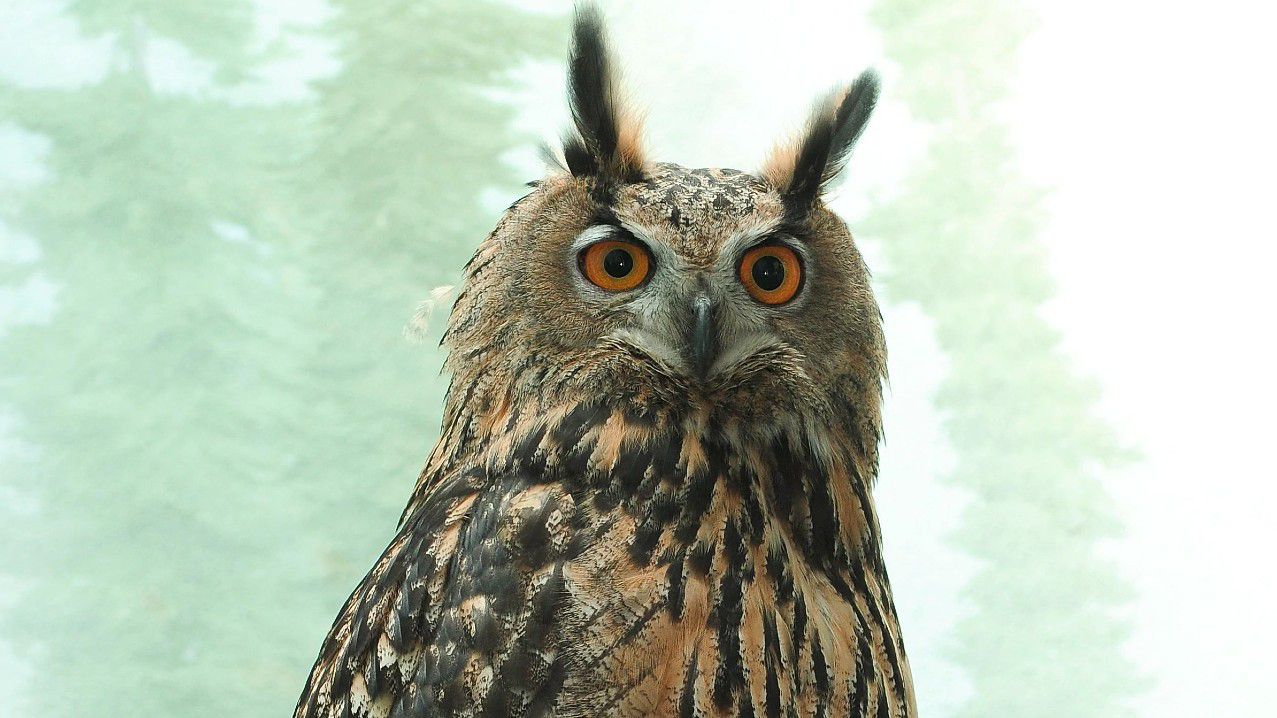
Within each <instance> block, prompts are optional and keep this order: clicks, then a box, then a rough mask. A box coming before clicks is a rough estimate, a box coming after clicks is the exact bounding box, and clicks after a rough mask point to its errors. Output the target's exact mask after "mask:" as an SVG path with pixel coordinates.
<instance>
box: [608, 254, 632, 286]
mask: <svg viewBox="0 0 1277 718" xmlns="http://www.w3.org/2000/svg"><path fill="white" fill-rule="evenodd" d="M603 271H605V272H607V273H608V276H609V277H611V278H613V279H623V278H625V277H628V276H630V272H632V271H634V258H633V257H631V256H630V253H629V252H627V251H625V250H624V249H613V250H612V251H611V252H608V253H607V256H606V257H604V258H603Z"/></svg>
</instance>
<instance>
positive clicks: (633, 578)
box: [558, 536, 873, 716]
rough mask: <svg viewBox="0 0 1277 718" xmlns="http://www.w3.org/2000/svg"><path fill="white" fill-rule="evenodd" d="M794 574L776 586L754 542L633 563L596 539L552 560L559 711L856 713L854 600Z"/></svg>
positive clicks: (623, 548) (621, 546)
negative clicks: (795, 582) (560, 580)
mask: <svg viewBox="0 0 1277 718" xmlns="http://www.w3.org/2000/svg"><path fill="white" fill-rule="evenodd" d="M615 538H617V539H621V538H622V537H619V536H618V537H615ZM720 538H721V537H720ZM798 573H799V574H800V575H802V576H803V577H804V578H803V579H802V580H801V581H800V583H801V585H800V586H796V587H794V586H779V585H777V582H776V581H775V580H774V578H773V576H772V575H771V574H769V573H768V569H767V566H766V557H765V552H764V551H763V550H761V548H759V547H742V548H741V550H738V551H733V550H731V549H730V548H719V549H717V550H715V551H712V552H710V553H709V555H708V556H703V555H702V556H698V557H695V558H693V557H690V556H688V555H687V554H686V553H684V554H682V555H681V556H679V555H678V553H677V552H676V554H675V557H674V558H673V559H672V560H656V561H653V562H652V563H651V564H650V565H646V566H642V565H637V564H636V563H635V562H634V561H632V560H631V558H630V556H629V553H628V550H627V545H626V541H624V540H617V541H615V542H612V541H605V542H601V543H600V544H598V545H596V547H595V548H593V549H591V550H590V551H588V552H586V553H585V554H584V555H582V556H581V557H579V558H578V559H575V560H573V561H571V562H569V563H568V564H566V565H565V567H564V578H565V589H566V596H565V599H564V602H563V604H561V612H560V615H559V619H558V620H559V625H560V630H559V640H560V643H559V650H560V653H561V658H562V660H563V665H564V666H566V667H567V668H568V672H567V676H568V677H567V678H566V680H565V683H564V686H563V688H564V692H563V696H562V698H563V699H562V701H561V703H560V709H561V712H562V713H564V714H572V713H580V714H591V715H597V714H600V713H599V711H603V712H604V713H607V714H615V715H737V714H749V713H753V714H757V715H768V714H777V713H776V712H773V711H772V710H771V709H776V710H778V711H779V713H780V714H788V715H800V716H801V715H816V714H818V712H820V711H824V712H825V714H836V715H858V714H859V713H856V712H853V710H852V707H853V704H854V694H855V690H854V687H855V685H856V682H857V680H863V678H864V676H863V675H858V674H857V650H858V648H857V646H858V645H859V644H864V642H863V641H860V642H858V639H857V635H856V628H855V627H856V626H857V620H856V617H855V615H856V612H855V609H854V607H853V606H852V605H851V604H850V603H849V602H848V601H847V600H846V599H844V598H843V597H842V596H839V595H838V593H837V592H836V591H835V590H834V589H833V587H832V586H830V585H829V584H828V583H827V582H822V581H820V580H818V579H817V578H815V577H813V576H811V575H809V574H810V572H809V571H808V570H807V569H806V568H805V567H800V568H798ZM867 665H869V666H872V665H873V661H872V660H870V661H869V662H868V664H867ZM835 687H840V688H838V689H835ZM781 707H784V708H783V710H780V708H781Z"/></svg>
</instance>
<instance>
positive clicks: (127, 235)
mask: <svg viewBox="0 0 1277 718" xmlns="http://www.w3.org/2000/svg"><path fill="white" fill-rule="evenodd" d="M337 9H338V12H337V14H335V15H334V18H333V20H332V22H331V24H330V25H329V26H328V27H325V28H324V32H325V34H326V35H327V36H330V37H333V38H335V39H336V41H337V43H338V47H339V48H340V59H341V60H342V61H343V65H342V69H341V70H340V71H339V72H338V74H336V75H335V76H334V77H331V78H329V79H328V80H326V81H325V82H323V83H322V84H321V85H319V86H318V87H317V88H315V89H316V90H317V92H316V93H315V95H314V97H313V99H312V100H310V101H308V102H306V103H302V104H299V105H296V106H285V105H271V106H255V105H245V104H242V103H232V102H227V101H225V100H220V99H217V98H219V97H225V96H226V93H225V92H222V91H210V90H205V91H201V92H181V93H161V92H158V91H157V90H156V89H155V86H154V83H153V82H152V81H151V78H150V77H149V76H148V74H147V64H146V63H145V62H144V61H143V60H144V58H146V57H147V56H148V52H149V49H150V48H151V47H152V46H153V44H154V43H158V42H161V41H168V42H177V43H180V44H181V45H182V46H183V47H184V48H185V50H186V51H188V52H190V53H191V54H192V55H193V56H195V57H196V58H197V59H198V60H201V61H204V62H208V63H211V64H212V65H213V66H214V67H215V73H214V77H215V79H216V82H217V83H218V87H219V88H223V89H224V88H225V87H226V86H227V84H228V83H233V82H236V81H238V80H240V79H243V78H247V77H251V76H252V74H253V72H254V70H255V63H257V62H258V61H259V60H260V58H258V57H256V56H254V55H253V53H252V52H251V51H250V48H251V47H252V45H253V42H252V40H253V38H252V31H253V27H252V20H253V16H252V7H251V5H250V4H249V3H248V2H247V0H243V1H242V2H241V1H234V0H232V1H231V2H218V3H199V2H169V1H168V0H164V1H160V0H152V1H151V2H136V1H130V0H98V1H96V2H87V1H82V2H74V3H71V4H70V5H69V7H68V12H70V13H71V16H72V17H73V18H75V19H76V20H77V22H78V23H79V25H80V27H81V30H82V31H83V32H85V33H86V34H87V35H90V36H95V35H104V36H108V37H110V38H112V39H113V56H112V59H111V65H110V70H109V71H108V72H107V74H106V75H105V76H104V77H103V78H102V79H101V81H100V82H97V83H95V84H92V85H89V86H85V87H81V88H76V89H71V90H63V89H58V90H53V89H45V88H37V89H32V88H20V87H13V86H2V87H0V122H5V123H13V124H16V125H18V126H20V127H22V128H24V129H25V130H27V131H29V132H32V133H36V134H38V135H41V136H44V137H46V138H47V139H48V140H49V152H48V154H47V157H46V158H45V159H46V163H47V169H48V178H47V179H46V181H44V182H41V183H39V184H37V185H35V186H34V187H31V188H28V189H26V190H24V191H23V193H22V194H20V195H17V196H13V197H9V198H6V201H5V203H4V204H3V205H2V206H0V212H2V213H3V215H2V216H3V219H4V221H5V222H6V223H7V224H8V225H9V226H10V227H12V228H14V229H15V230H17V231H20V232H23V233H25V234H28V235H30V236H32V237H34V238H35V239H36V241H37V242H38V245H39V248H40V257H39V259H38V261H37V262H36V263H35V264H33V265H30V266H26V267H19V268H13V267H6V268H4V269H3V270H2V273H0V283H5V284H8V283H11V282H21V281H23V280H24V279H25V278H26V277H29V276H31V274H32V273H39V274H40V275H41V276H44V277H47V278H48V279H49V280H50V281H52V282H54V283H55V284H56V286H57V287H58V293H57V301H56V310H55V313H54V316H53V318H52V321H51V322H50V323H48V324H40V325H30V326H19V327H11V328H10V329H9V330H8V333H7V334H6V335H5V336H4V337H2V338H0V367H3V370H2V373H0V406H3V407H5V409H6V411H7V412H8V413H11V414H12V415H13V416H15V417H16V420H17V428H16V434H17V437H16V438H17V439H18V441H20V442H21V443H22V445H23V446H24V447H27V448H28V449H29V451H24V452H18V453H15V454H13V455H10V456H7V457H4V458H3V462H4V463H3V464H0V485H2V486H0V488H4V489H6V490H10V491H13V492H15V493H16V494H17V495H21V496H23V497H26V498H28V499H30V501H31V502H32V503H33V504H34V506H35V507H36V509H35V511H34V512H31V513H29V514H22V513H20V512H19V513H14V512H7V511H6V512H4V513H3V518H4V523H3V525H0V544H2V545H3V546H4V547H5V550H4V552H3V553H2V554H0V574H2V575H7V576H10V577H13V578H15V579H16V581H17V583H18V584H19V585H20V586H22V587H23V589H24V590H23V592H22V593H21V595H20V596H18V597H17V599H16V600H15V601H13V603H12V605H11V606H10V607H9V608H8V610H7V612H6V613H5V614H4V615H2V616H0V621H3V623H2V624H0V625H3V635H5V636H6V638H7V639H8V640H10V641H12V642H13V643H14V645H15V648H16V651H17V653H18V655H19V658H20V659H21V660H23V661H25V662H27V663H29V664H30V665H31V666H32V668H33V671H32V676H33V682H32V684H31V685H30V687H29V688H30V690H29V691H28V692H27V694H26V696H25V698H24V702H25V704H26V706H27V707H28V708H29V709H30V713H31V714H38V715H51V716H58V715H77V716H79V715H104V716H115V715H129V716H172V715H183V716H198V715H210V716H211V715H285V714H287V713H288V712H289V711H290V710H291V706H292V702H293V701H294V700H295V698H296V694H297V692H298V691H299V690H300V688H301V685H302V682H303V681H304V678H305V673H306V670H307V669H308V668H309V665H310V662H311V660H312V659H313V658H314V655H315V653H316V652H317V650H318V647H319V640H320V638H321V637H322V635H323V633H324V631H325V630H326V628H327V625H328V622H329V621H331V619H332V616H333V615H335V613H336V609H337V607H338V605H339V604H340V602H341V601H342V600H343V599H344V598H345V595H346V593H347V592H348V591H349V590H350V588H351V586H353V585H354V583H355V582H356V581H357V580H358V578H359V576H360V575H361V574H362V572H363V571H364V570H366V569H367V567H368V566H369V565H370V564H371V561H372V559H373V558H374V557H375V555H376V552H377V551H379V550H380V548H381V547H382V546H383V545H384V542H385V540H386V538H387V537H388V536H389V535H390V533H391V531H392V530H393V526H394V521H395V518H396V517H397V515H398V511H399V509H400V508H401V507H402V504H403V502H404V501H405V500H406V498H407V496H408V494H409V492H410V490H411V487H412V483H413V479H414V476H415V474H416V471H417V470H418V468H419V467H420V464H421V462H422V461H423V460H424V457H425V454H426V452H427V450H428V448H429V446H430V444H431V441H432V435H433V432H434V430H435V429H436V427H437V425H438V419H439V417H438V406H439V397H440V395H441V393H442V388H443V387H442V383H441V380H440V379H438V378H437V372H438V367H439V357H438V355H437V354H432V353H430V352H429V351H425V350H423V349H422V348H421V347H417V346H413V345H411V344H409V343H408V342H406V341H405V340H404V339H403V336H402V331H401V330H402V327H403V326H404V325H405V324H406V322H407V320H408V319H409V317H410V316H411V313H412V310H413V307H414V304H415V303H416V302H417V301H419V300H420V299H422V298H424V297H425V296H427V294H428V292H429V289H430V287H431V286H433V285H435V284H439V283H444V282H449V281H450V280H451V278H452V277H454V276H455V275H456V272H457V270H459V268H460V266H461V264H462V263H463V262H464V261H465V259H466V257H467V256H468V255H469V252H470V250H471V248H472V247H473V246H474V245H475V244H477V242H478V241H479V239H481V238H482V236H483V234H484V233H485V232H486V231H488V230H489V229H490V227H491V225H492V223H493V220H494V217H493V216H492V214H491V213H490V212H489V211H485V210H484V209H483V208H482V207H481V206H480V205H479V202H478V196H479V193H480V192H481V191H482V190H484V189H485V188H489V187H491V188H498V189H500V190H502V191H506V192H511V193H513V192H514V191H515V190H516V189H517V185H518V181H519V180H522V179H525V178H517V177H514V176H512V175H511V172H510V170H509V169H508V168H507V167H506V166H505V165H504V164H503V163H502V162H501V160H500V155H501V154H502V152H503V151H504V150H505V149H507V148H508V147H510V146H511V145H513V144H515V143H516V141H521V140H519V138H516V137H515V136H514V135H513V134H512V132H511V131H510V130H509V129H508V128H509V124H510V120H511V116H512V112H513V110H512V109H511V108H509V107H507V106H505V105H503V104H501V103H499V102H497V101H494V100H493V99H491V97H490V95H489V94H487V93H486V91H487V90H489V89H492V88H498V87H500V86H501V85H502V84H503V83H504V82H506V81H507V80H506V78H507V74H506V73H507V71H508V70H509V69H511V68H512V67H513V66H515V65H516V64H517V63H518V62H520V61H521V60H523V59H524V58H527V57H532V56H548V55H549V53H550V52H551V51H553V52H554V53H555V54H558V52H559V51H560V48H559V47H558V45H559V44H560V43H561V38H562V37H563V36H564V33H563V32H562V21H561V20H560V19H555V20H549V19H546V18H541V17H537V16H526V15H524V14H522V13H521V12H519V11H517V10H515V9H512V8H510V7H507V6H505V5H498V4H491V3H484V2H447V3H416V2H407V1H403V2H380V3H359V2H353V1H351V2H345V3H340V4H339V6H338V8H337Z"/></svg>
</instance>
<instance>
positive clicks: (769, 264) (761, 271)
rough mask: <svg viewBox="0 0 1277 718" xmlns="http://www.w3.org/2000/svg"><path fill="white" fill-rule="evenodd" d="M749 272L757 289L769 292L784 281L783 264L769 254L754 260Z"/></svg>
mask: <svg viewBox="0 0 1277 718" xmlns="http://www.w3.org/2000/svg"><path fill="white" fill-rule="evenodd" d="M750 274H752V275H753V276H754V284H757V285H758V288H759V289H761V290H763V291H764V292H770V291H773V290H775V289H777V288H779V287H780V285H781V284H782V283H783V282H784V281H785V265H784V263H783V262H781V261H780V260H779V259H777V258H775V257H773V256H771V255H770V254H769V255H767V256H765V257H760V258H759V260H758V261H757V262H754V268H753V269H751V270H750Z"/></svg>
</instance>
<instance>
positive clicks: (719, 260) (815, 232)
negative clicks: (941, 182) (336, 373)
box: [450, 18, 883, 419]
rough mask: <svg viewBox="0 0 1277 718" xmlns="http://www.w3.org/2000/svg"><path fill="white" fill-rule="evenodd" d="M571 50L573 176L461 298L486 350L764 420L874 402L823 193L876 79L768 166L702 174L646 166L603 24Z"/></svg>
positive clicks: (873, 326) (529, 372) (570, 379)
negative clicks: (496, 347)
mask: <svg viewBox="0 0 1277 718" xmlns="http://www.w3.org/2000/svg"><path fill="white" fill-rule="evenodd" d="M575 40H576V42H575V45H574V48H573V55H572V58H571V64H570V66H571V69H572V73H571V75H570V88H571V96H572V107H573V111H574V118H575V120H576V130H577V132H576V134H575V135H573V136H571V137H569V139H568V140H567V142H566V146H565V148H564V157H563V159H564V163H563V167H562V170H563V171H562V172H558V173H555V174H554V175H552V176H551V177H550V178H548V179H546V180H544V181H542V182H539V183H537V188H536V190H534V191H533V192H532V193H531V194H530V195H528V196H527V197H525V198H524V199H523V200H521V201H520V202H518V203H516V205H515V206H514V207H512V208H511V210H510V211H509V212H508V213H507V216H506V217H505V218H504V220H503V221H502V223H501V225H500V226H499V227H498V229H497V231H496V232H494V234H493V236H492V238H490V239H489V241H488V242H487V243H485V246H484V247H483V248H481V250H480V252H479V255H478V256H476V259H475V261H474V262H472V268H473V267H476V266H477V267H478V268H479V269H480V270H482V276H478V275H477V274H476V273H475V272H473V271H472V277H471V279H472V283H478V284H482V285H484V287H485V290H484V291H482V292H478V291H473V290H472V289H471V288H468V289H467V292H466V293H465V294H466V301H465V302H459V307H461V311H460V314H461V315H462V316H463V317H465V316H470V317H478V316H482V317H485V318H486V321H483V322H477V321H472V322H470V324H475V325H478V324H482V325H483V326H485V327H488V328H489V331H487V332H484V333H483V336H482V337H481V338H482V339H484V340H485V341H486V342H487V343H486V344H485V346H491V345H492V339H493V336H494V335H495V336H499V337H500V339H499V343H500V345H501V346H502V347H503V349H504V353H503V356H504V357H505V361H507V362H509V366H508V367H507V368H508V371H509V373H510V375H511V377H512V381H513V382H515V383H516V384H517V383H519V382H523V385H524V386H525V387H526V388H528V390H531V387H533V386H535V387H542V388H544V387H550V389H551V390H552V391H559V392H572V393H574V394H576V393H585V394H587V395H591V396H598V397H609V396H612V397H615V398H617V399H618V400H622V401H624V400H627V399H629V398H633V397H642V398H643V401H645V402H647V403H651V401H652V400H653V399H657V400H660V399H662V398H663V399H667V400H669V401H671V402H687V401H691V402H693V403H695V404H699V405H703V406H705V407H708V408H709V410H711V411H723V412H725V413H730V414H731V415H732V416H735V417H754V418H759V419H765V418H766V417H767V416H768V415H769V414H770V413H773V412H775V411H783V410H788V411H789V412H791V413H792V412H803V411H815V412H819V413H822V414H824V413H828V412H829V411H839V410H841V409H843V408H845V407H846V406H847V405H850V404H856V403H859V402H860V401H862V400H863V398H864V397H862V396H860V394H864V395H866V396H868V395H869V394H874V395H875V396H876V393H875V392H876V390H877V386H878V381H879V376H880V375H881V372H882V364H883V342H882V336H881V329H880V326H879V321H880V320H879V312H878V308H877V305H876V304H875V302H874V299H873V295H872V292H871V291H870V288H869V278H868V272H867V270H866V269H865V266H864V263H863V261H862V259H861V256H860V254H859V252H858V251H857V249H856V247H855V244H854V243H853V241H852V238H851V235H850V234H849V233H848V231H847V228H846V226H845V224H844V223H843V222H842V221H841V220H840V219H839V218H838V217H837V216H836V215H834V214H833V213H832V212H831V211H829V210H828V209H827V208H826V207H825V206H824V204H823V203H822V202H821V200H820V193H821V191H822V190H823V188H824V187H825V185H826V183H827V182H828V181H829V179H831V178H832V177H833V176H834V175H835V174H836V173H837V171H838V170H839V168H840V167H841V165H842V162H843V160H844V159H845V157H846V155H847V153H848V151H849V149H850V147H851V144H852V143H853V142H854V140H855V138H856V137H857V136H858V135H859V133H860V130H861V128H862V127H863V125H864V121H865V120H866V119H867V117H868V113H869V108H870V107H871V106H872V104H873V101H874V98H875V97H876V83H875V80H874V79H873V77H872V76H871V75H865V76H862V78H861V79H860V80H858V81H857V83H856V84H854V85H852V86H851V87H850V88H848V89H846V90H844V91H841V92H838V93H835V94H833V95H831V96H830V98H828V99H826V100H825V101H823V102H822V103H820V104H819V105H818V106H817V108H816V111H815V112H814V114H813V116H812V120H811V122H810V123H809V126H808V127H807V129H806V131H805V132H804V134H803V135H802V136H800V137H798V138H796V139H795V140H794V141H793V142H791V143H788V144H784V145H781V146H780V147H779V148H778V149H777V150H776V151H775V152H774V153H773V155H772V157H771V159H770V160H769V161H768V163H767V164H766V165H765V166H764V167H763V168H762V170H760V171H759V172H757V173H747V172H742V171H738V170H731V169H688V168H684V167H681V166H678V165H675V164H669V163H652V162H648V161H647V160H646V159H645V157H644V156H643V152H642V150H641V147H640V145H639V142H638V135H639V132H638V128H637V123H636V121H635V120H634V119H633V117H632V115H630V114H628V113H626V112H624V111H623V110H622V109H621V108H620V107H619V106H618V103H617V99H616V97H617V95H616V92H615V90H614V80H613V79H612V75H611V73H610V70H609V66H608V60H607V55H606V53H605V52H604V49H603V43H602V34H601V29H600V28H598V27H597V25H592V24H591V23H590V22H589V21H588V18H587V20H586V21H585V22H582V21H581V20H578V23H577V35H576V38H575ZM494 278H495V279H494ZM450 333H451V332H450ZM457 336H460V333H459V332H458V333H457ZM465 345H466V342H465V341H455V340H454V342H453V349H454V353H456V352H457V351H458V350H461V351H462V352H464V351H465V350H466V348H467V347H466V346H465ZM475 351H477V347H476V349H475ZM494 362H495V360H494ZM871 384H872V390H871V389H868V388H866V387H868V386H869V385H871ZM521 393H522V392H521ZM874 411H876V406H875V407H874Z"/></svg>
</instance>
